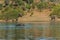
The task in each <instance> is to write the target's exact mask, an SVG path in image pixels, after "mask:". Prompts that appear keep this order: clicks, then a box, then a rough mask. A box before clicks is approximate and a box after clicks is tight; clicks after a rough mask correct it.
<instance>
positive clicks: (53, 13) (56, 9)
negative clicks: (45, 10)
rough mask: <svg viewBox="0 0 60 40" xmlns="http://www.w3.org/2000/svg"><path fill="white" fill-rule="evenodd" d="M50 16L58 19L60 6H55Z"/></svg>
mask: <svg viewBox="0 0 60 40" xmlns="http://www.w3.org/2000/svg"><path fill="white" fill-rule="evenodd" d="M51 15H57V17H60V5H57V6H55V7H53V9H52V13H51V14H50V16H51Z"/></svg>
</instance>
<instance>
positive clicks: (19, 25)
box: [16, 24, 24, 26]
mask: <svg viewBox="0 0 60 40" xmlns="http://www.w3.org/2000/svg"><path fill="white" fill-rule="evenodd" d="M16 26H24V24H16Z"/></svg>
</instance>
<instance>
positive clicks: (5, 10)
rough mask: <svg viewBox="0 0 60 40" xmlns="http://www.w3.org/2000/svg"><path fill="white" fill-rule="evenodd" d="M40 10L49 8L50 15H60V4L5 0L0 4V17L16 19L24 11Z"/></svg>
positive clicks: (28, 0)
mask: <svg viewBox="0 0 60 40" xmlns="http://www.w3.org/2000/svg"><path fill="white" fill-rule="evenodd" d="M35 8H37V9H38V10H40V11H42V10H44V9H50V10H51V11H52V13H51V14H50V15H57V16H60V12H59V11H60V5H58V6H57V5H56V4H55V3H50V2H43V1H41V2H38V3H35V2H34V1H33V0H13V1H12V2H11V3H9V1H6V0H5V3H4V4H0V11H1V12H0V19H1V20H7V21H8V20H14V19H16V20H18V18H19V17H22V16H24V15H25V13H24V12H25V11H27V12H28V11H30V9H35Z"/></svg>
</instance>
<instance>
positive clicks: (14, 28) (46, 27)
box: [0, 22, 60, 40]
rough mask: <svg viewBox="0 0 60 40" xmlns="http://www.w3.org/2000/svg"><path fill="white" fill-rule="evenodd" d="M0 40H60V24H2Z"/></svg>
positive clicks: (0, 25) (0, 26)
mask: <svg viewBox="0 0 60 40" xmlns="http://www.w3.org/2000/svg"><path fill="white" fill-rule="evenodd" d="M0 40H60V22H36V23H22V24H21V25H17V24H16V23H0Z"/></svg>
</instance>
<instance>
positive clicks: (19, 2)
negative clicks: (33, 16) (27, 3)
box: [16, 0, 24, 5]
mask: <svg viewBox="0 0 60 40" xmlns="http://www.w3.org/2000/svg"><path fill="white" fill-rule="evenodd" d="M16 2H17V3H18V5H23V4H24V3H23V1H22V0H16Z"/></svg>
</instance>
